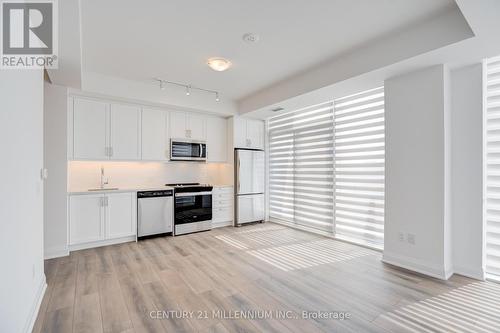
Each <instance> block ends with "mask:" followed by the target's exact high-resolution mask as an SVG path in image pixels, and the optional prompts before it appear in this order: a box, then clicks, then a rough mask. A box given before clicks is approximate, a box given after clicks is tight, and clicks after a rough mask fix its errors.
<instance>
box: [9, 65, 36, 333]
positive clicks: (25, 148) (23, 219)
mask: <svg viewBox="0 0 500 333" xmlns="http://www.w3.org/2000/svg"><path fill="white" fill-rule="evenodd" d="M0 151H1V152H2V163H0V168H1V169H0V171H1V174H2V185H1V186H0V262H1V263H2V274H1V279H0V331H1V332H28V331H31V328H32V325H33V323H34V320H35V318H36V314H37V312H38V306H39V301H41V298H42V297H43V292H44V290H45V287H46V284H45V274H44V271H43V183H42V180H41V177H40V170H41V168H42V166H43V72H42V71H39V70H2V71H0Z"/></svg>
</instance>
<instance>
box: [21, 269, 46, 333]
mask: <svg viewBox="0 0 500 333" xmlns="http://www.w3.org/2000/svg"><path fill="white" fill-rule="evenodd" d="M45 290H47V282H46V280H45V274H42V276H41V278H40V284H39V286H38V289H37V292H36V295H35V300H34V302H33V304H31V308H30V313H29V316H28V321H27V322H26V325H25V326H24V332H25V333H30V332H32V331H33V327H34V326H35V321H36V318H37V316H38V311H40V305H42V300H43V296H44V295H45Z"/></svg>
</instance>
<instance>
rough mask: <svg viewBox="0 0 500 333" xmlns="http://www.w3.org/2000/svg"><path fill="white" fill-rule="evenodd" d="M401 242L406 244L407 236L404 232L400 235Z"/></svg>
mask: <svg viewBox="0 0 500 333" xmlns="http://www.w3.org/2000/svg"><path fill="white" fill-rule="evenodd" d="M399 241H400V242H404V241H405V234H404V233H402V232H400V233H399Z"/></svg>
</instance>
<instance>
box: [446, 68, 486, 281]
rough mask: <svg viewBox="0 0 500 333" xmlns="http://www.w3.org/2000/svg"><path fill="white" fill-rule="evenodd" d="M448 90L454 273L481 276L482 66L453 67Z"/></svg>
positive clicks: (482, 270)
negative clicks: (449, 99) (450, 125)
mask: <svg viewBox="0 0 500 333" xmlns="http://www.w3.org/2000/svg"><path fill="white" fill-rule="evenodd" d="M451 90H452V109H453V111H452V117H451V122H452V169H451V171H452V172H451V173H452V176H451V177H452V220H453V265H454V270H455V273H458V274H462V275H466V276H469V277H473V278H478V279H482V278H483V272H484V269H483V254H482V248H483V220H482V204H483V199H482V197H483V194H482V186H483V185H482V177H483V176H482V174H483V169H482V167H483V166H482V161H483V156H482V136H483V123H482V103H483V96H482V66H481V64H477V65H473V66H468V67H465V68H462V69H458V70H454V71H452V73H451Z"/></svg>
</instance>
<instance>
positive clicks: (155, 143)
mask: <svg viewBox="0 0 500 333" xmlns="http://www.w3.org/2000/svg"><path fill="white" fill-rule="evenodd" d="M141 133H142V140H141V145H142V149H141V151H142V159H143V160H149V161H168V159H169V147H170V145H169V135H168V111H164V110H153V109H142V131H141Z"/></svg>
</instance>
